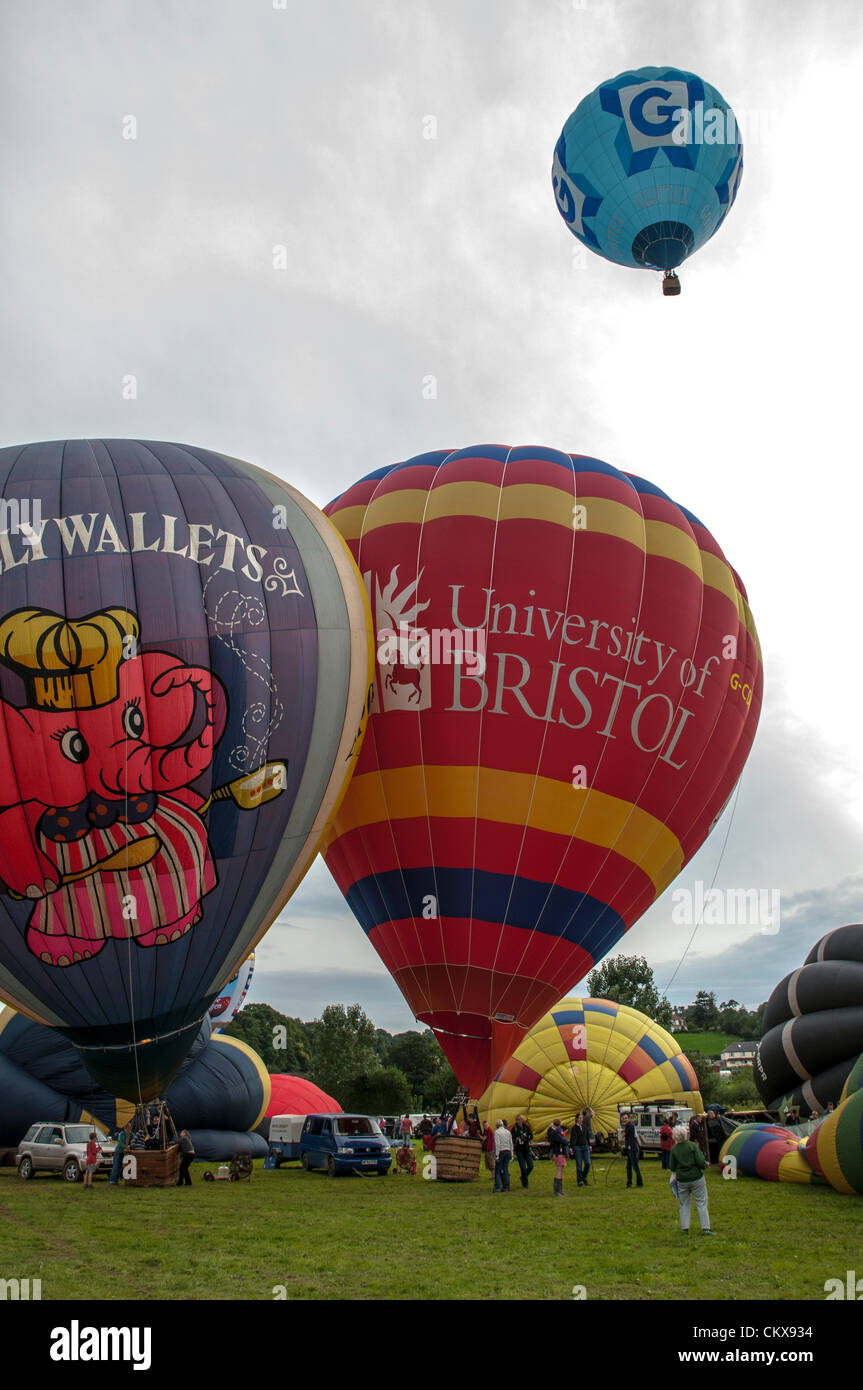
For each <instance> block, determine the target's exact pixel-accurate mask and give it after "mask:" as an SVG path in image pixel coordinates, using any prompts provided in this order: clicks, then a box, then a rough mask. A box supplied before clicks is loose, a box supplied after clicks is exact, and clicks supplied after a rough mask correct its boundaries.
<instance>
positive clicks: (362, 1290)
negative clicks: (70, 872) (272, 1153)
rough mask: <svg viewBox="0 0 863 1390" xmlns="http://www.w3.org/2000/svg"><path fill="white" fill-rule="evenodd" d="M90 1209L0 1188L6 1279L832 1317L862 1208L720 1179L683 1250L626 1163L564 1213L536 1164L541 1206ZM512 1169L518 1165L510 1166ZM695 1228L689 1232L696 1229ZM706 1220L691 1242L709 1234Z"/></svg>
mask: <svg viewBox="0 0 863 1390" xmlns="http://www.w3.org/2000/svg"><path fill="white" fill-rule="evenodd" d="M203 1166H204V1165H201V1164H195V1165H194V1166H193V1168H192V1175H193V1179H194V1184H193V1186H192V1187H191V1188H184V1189H178V1188H169V1189H152V1188H151V1189H142V1190H138V1189H134V1188H124V1187H122V1186H121V1187H118V1188H109V1187H108V1184H107V1182H106V1181H105V1180H103V1179H99V1180H97V1182H96V1183H95V1185H94V1189H93V1191H91V1192H85V1191H84V1190H83V1189H82V1187H81V1186H80V1185H74V1186H72V1185H67V1184H66V1183H64V1182H63V1181H62V1180H61V1179H59V1178H55V1177H49V1176H41V1175H40V1176H38V1177H36V1178H34V1179H33V1180H32V1181H30V1182H26V1183H25V1182H22V1181H21V1180H20V1179H19V1178H18V1176H17V1175H16V1173H15V1172H14V1170H13V1169H8V1168H7V1169H3V1170H2V1171H0V1223H2V1230H3V1241H2V1258H0V1278H13V1277H15V1278H19V1279H22V1278H27V1277H29V1278H31V1279H33V1278H40V1279H41V1280H42V1297H43V1299H59V1298H74V1299H79V1298H84V1299H86V1298H91V1299H129V1298H131V1299H138V1298H143V1299H147V1298H152V1299H197V1300H203V1299H233V1298H240V1299H264V1300H267V1299H272V1298H273V1296H274V1295H273V1289H274V1287H276V1286H279V1285H283V1286H284V1287H285V1289H286V1293H287V1297H288V1298H291V1299H337V1298H350V1299H363V1298H374V1299H381V1298H396V1299H403V1298H410V1299H448V1298H451V1299H474V1298H479V1297H482V1298H485V1299H520V1298H542V1299H570V1298H571V1297H572V1288H573V1285H576V1284H581V1285H584V1286H585V1288H586V1290H587V1298H588V1299H593V1300H597V1299H630V1298H634V1299H650V1298H654V1299H656V1298H659V1299H679V1298H702V1299H706V1298H719V1299H744V1298H750V1299H820V1300H823V1298H824V1281H825V1280H826V1279H828V1278H832V1277H836V1276H838V1277H841V1278H844V1277H845V1271H846V1270H848V1269H855V1268H858V1267H859V1265H860V1236H859V1232H860V1217H861V1206H860V1202H859V1199H857V1198H855V1197H844V1196H840V1195H839V1194H838V1193H836V1192H833V1191H829V1190H827V1189H823V1188H810V1187H802V1186H798V1185H796V1184H791V1183H769V1182H762V1181H760V1180H759V1179H752V1178H740V1179H738V1180H737V1181H735V1182H726V1181H724V1180H723V1179H722V1177H721V1176H720V1175H719V1173H718V1172H717V1170H715V1169H711V1170H710V1171H709V1173H708V1184H709V1191H710V1214H711V1220H712V1223H713V1226H714V1228H715V1229H716V1232H717V1234H716V1236H715V1237H714V1238H713V1239H712V1240H709V1239H704V1238H702V1237H701V1236H700V1235H698V1234H697V1231H696V1230H695V1229H693V1232H692V1233H691V1234H690V1235H689V1236H688V1237H684V1236H682V1235H681V1234H680V1232H679V1221H678V1217H677V1204H676V1203H675V1202H674V1200H673V1199H672V1197H671V1195H670V1193H669V1191H668V1183H667V1179H666V1175H665V1174H663V1173H661V1171H660V1169H659V1165H658V1162H656V1161H654V1160H645V1162H644V1163H643V1165H642V1169H643V1172H644V1175H645V1186H644V1188H643V1189H642V1190H639V1189H637V1188H633V1189H631V1190H627V1189H626V1188H625V1186H624V1182H625V1176H624V1168H623V1164H622V1162H621V1160H619V1159H610V1158H602V1157H600V1158H598V1159H597V1161H596V1163H595V1164H594V1174H595V1177H596V1181H595V1182H593V1181H592V1182H591V1185H590V1187H589V1188H587V1189H583V1188H577V1187H576V1184H575V1169H574V1165H572V1164H570V1165H569V1167H568V1168H567V1177H566V1180H565V1191H566V1197H565V1198H564V1200H562V1201H560V1200H555V1199H553V1198H552V1195H551V1180H552V1175H551V1169H550V1167H549V1165H548V1163H539V1164H537V1166H536V1168H535V1170H534V1173H533V1176H532V1178H531V1186H530V1188H529V1190H528V1191H526V1192H525V1191H523V1190H522V1188H521V1186H520V1184H519V1179H518V1172H517V1170H516V1171H514V1172H513V1174H512V1178H513V1190H512V1192H511V1193H510V1194H509V1195H505V1194H504V1195H501V1196H494V1195H493V1194H492V1191H491V1181H490V1179H489V1177H488V1176H487V1175H486V1174H485V1173H484V1172H483V1173H482V1174H481V1176H480V1179H479V1181H478V1182H476V1183H459V1184H452V1183H443V1182H427V1181H423V1179H422V1177H421V1176H420V1175H419V1174H418V1175H417V1176H416V1177H403V1176H394V1175H391V1176H389V1177H387V1178H378V1177H376V1176H371V1177H346V1178H337V1179H335V1180H333V1179H330V1178H327V1177H326V1176H325V1175H324V1174H323V1173H303V1172H302V1170H301V1169H299V1168H297V1167H294V1166H293V1165H291V1166H289V1167H285V1168H281V1169H279V1170H278V1171H273V1172H267V1171H265V1170H264V1169H263V1167H262V1166H261V1165H260V1164H256V1165H255V1171H254V1176H253V1178H252V1181H251V1182H248V1183H225V1182H219V1183H205V1182H202V1180H201V1174H202V1171H203ZM513 1166H514V1167H515V1165H513ZM693 1215H694V1214H693ZM697 1224H698V1223H697V1220H695V1219H694V1228H695V1227H697Z"/></svg>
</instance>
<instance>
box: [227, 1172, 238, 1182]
mask: <svg viewBox="0 0 863 1390" xmlns="http://www.w3.org/2000/svg"><path fill="white" fill-rule="evenodd" d="M239 1181H240V1175H239V1173H232V1174H231V1176H230V1178H229V1182H239Z"/></svg>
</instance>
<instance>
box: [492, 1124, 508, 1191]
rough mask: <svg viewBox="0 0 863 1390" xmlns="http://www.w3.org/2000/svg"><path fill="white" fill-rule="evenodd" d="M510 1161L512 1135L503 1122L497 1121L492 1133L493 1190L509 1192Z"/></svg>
mask: <svg viewBox="0 0 863 1390" xmlns="http://www.w3.org/2000/svg"><path fill="white" fill-rule="evenodd" d="M511 1161H512V1135H511V1134H510V1132H509V1130H508V1129H507V1127H506V1121H505V1120H498V1122H497V1128H496V1130H495V1132H494V1190H495V1192H509V1165H510V1163H511Z"/></svg>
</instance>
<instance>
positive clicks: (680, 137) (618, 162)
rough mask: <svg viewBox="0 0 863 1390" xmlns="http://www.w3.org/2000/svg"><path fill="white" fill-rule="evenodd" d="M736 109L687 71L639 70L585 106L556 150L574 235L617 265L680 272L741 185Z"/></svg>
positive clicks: (669, 286) (673, 290)
mask: <svg viewBox="0 0 863 1390" xmlns="http://www.w3.org/2000/svg"><path fill="white" fill-rule="evenodd" d="M742 173H743V145H742V142H741V139H740V132H739V130H738V128H737V121H736V119H735V116H734V112H733V111H732V110H731V107H730V106H729V105H728V103H727V102H726V101H725V100H724V98H723V97H722V96H720V94H719V92H718V91H717V90H716V88H715V87H711V85H710V83H709V82H705V81H704V80H703V79H702V78H700V77H696V76H695V74H694V73H691V72H684V71H683V70H682V69H680V68H668V67H666V68H638V69H637V70H636V71H633V72H623V73H621V74H620V75H619V76H618V77H615V78H613V79H611V80H610V81H608V82H602V83H600V85H599V86H598V87H597V88H596V90H595V91H593V92H591V93H590V95H589V96H586V97H585V98H584V100H583V101H581V102H580V103H579V105H578V106H577V107H576V109H575V110H574V111H573V113H572V115H571V116H570V117H569V119H568V120H567V122H566V124H565V125H564V127H563V130H562V131H561V134H560V138H559V140H558V142H557V144H556V146H555V149H554V162H553V164H552V185H553V187H554V194H555V198H556V199H557V206H558V210H559V212H560V215H561V217H562V218H563V220H564V222H565V223H566V225H567V226H568V227H569V230H570V231H571V232H572V234H573V236H574V237H577V238H578V240H579V241H581V242H582V243H583V244H584V245H585V246H589V247H590V248H591V250H592V251H595V252H596V253H597V255H599V256H603V257H604V258H605V259H606V260H608V261H613V262H614V263H615V264H616V265H628V266H634V267H636V268H643V269H648V270H660V271H663V272H664V281H663V291H664V293H665V294H679V293H680V282H679V280H678V278H677V275H676V274H675V267H677V266H679V265H680V264H681V262H682V261H684V260H686V258H687V256H691V255H692V253H693V252H694V251H697V250H698V249H699V247H701V246H703V245H704V243H705V242H706V241H708V240H709V239H710V237H712V236H713V234H714V232H716V231H717V230H718V229H719V227H721V225H722V223H723V222H724V220H725V217H726V215H727V213H728V210H729V208H730V207H731V204H732V203H733V202H734V199H735V197H736V195H737V190H738V188H739V187H740V179H741V176H742Z"/></svg>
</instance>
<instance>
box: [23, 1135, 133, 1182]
mask: <svg viewBox="0 0 863 1390" xmlns="http://www.w3.org/2000/svg"><path fill="white" fill-rule="evenodd" d="M93 1133H95V1135H96V1142H97V1143H98V1144H99V1145H100V1147H101V1149H102V1152H101V1153H100V1154H99V1156H98V1159H97V1161H96V1172H97V1173H103V1172H107V1171H108V1170H109V1169H110V1167H111V1162H112V1160H113V1158H114V1149H115V1147H116V1145H115V1143H114V1140H113V1139H109V1138H108V1136H107V1134H106V1133H105V1132H104V1130H101V1129H99V1128H98V1127H97V1126H95V1125H81V1124H75V1125H71V1124H68V1125H67V1124H46V1123H45V1122H44V1120H43V1121H41V1122H40V1123H39V1124H35V1125H31V1126H30V1128H29V1129H28V1131H27V1133H26V1134H25V1135H24V1138H23V1139H22V1140H21V1143H20V1144H19V1145H18V1153H17V1154H16V1156H15V1162H16V1164H17V1165H18V1176H19V1178H32V1177H33V1174H34V1173H41V1172H46V1173H62V1174H63V1177H64V1178H65V1180H66V1182H78V1180H79V1178H81V1177H82V1176H83V1173H84V1165H85V1164H86V1162H87V1158H86V1154H87V1141H88V1139H89V1138H90V1135H91V1134H93Z"/></svg>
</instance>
